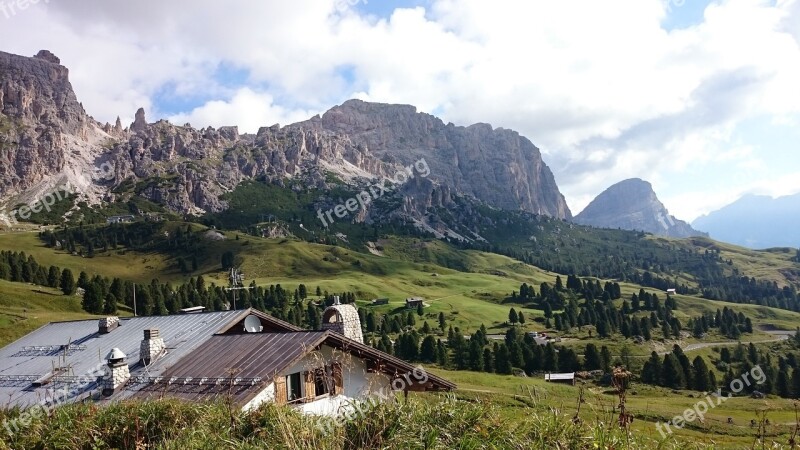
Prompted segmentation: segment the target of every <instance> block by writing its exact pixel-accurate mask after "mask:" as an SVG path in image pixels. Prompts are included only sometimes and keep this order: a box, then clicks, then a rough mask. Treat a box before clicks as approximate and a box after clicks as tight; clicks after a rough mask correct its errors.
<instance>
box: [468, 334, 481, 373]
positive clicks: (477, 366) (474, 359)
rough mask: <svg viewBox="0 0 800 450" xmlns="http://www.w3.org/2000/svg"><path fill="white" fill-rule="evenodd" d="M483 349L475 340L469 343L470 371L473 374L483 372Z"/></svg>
mask: <svg viewBox="0 0 800 450" xmlns="http://www.w3.org/2000/svg"><path fill="white" fill-rule="evenodd" d="M483 363H484V361H483V349H482V348H481V344H480V343H478V342H477V341H475V340H470V343H469V369H470V370H472V371H473V372H480V371H481V370H483Z"/></svg>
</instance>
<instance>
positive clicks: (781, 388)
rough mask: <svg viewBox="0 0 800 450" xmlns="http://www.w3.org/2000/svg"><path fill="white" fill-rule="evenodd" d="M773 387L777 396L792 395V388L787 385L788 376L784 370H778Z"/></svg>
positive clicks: (786, 396) (789, 396) (787, 396)
mask: <svg viewBox="0 0 800 450" xmlns="http://www.w3.org/2000/svg"><path fill="white" fill-rule="evenodd" d="M775 389H776V391H777V393H778V395H779V396H781V397H783V398H791V397H792V389H791V386H790V385H789V376H788V374H787V373H786V371H785V370H781V371H779V372H778V379H777V381H776V383H775Z"/></svg>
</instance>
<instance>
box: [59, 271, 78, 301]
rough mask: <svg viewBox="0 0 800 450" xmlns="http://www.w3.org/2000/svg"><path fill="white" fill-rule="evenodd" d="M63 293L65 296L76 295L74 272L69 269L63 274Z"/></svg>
mask: <svg viewBox="0 0 800 450" xmlns="http://www.w3.org/2000/svg"><path fill="white" fill-rule="evenodd" d="M60 285H61V292H63V293H64V295H72V294H74V293H75V289H76V285H75V278H74V277H73V276H72V271H71V270H69V269H64V270H63V271H62V272H61V284H60Z"/></svg>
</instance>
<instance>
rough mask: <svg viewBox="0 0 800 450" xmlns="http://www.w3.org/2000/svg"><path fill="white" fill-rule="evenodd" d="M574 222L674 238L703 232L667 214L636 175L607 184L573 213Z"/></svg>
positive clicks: (647, 184)
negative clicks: (603, 190)
mask: <svg viewBox="0 0 800 450" xmlns="http://www.w3.org/2000/svg"><path fill="white" fill-rule="evenodd" d="M575 223H578V224H581V225H590V226H594V227H598V228H620V229H623V230H635V231H645V232H648V233H653V234H657V235H660V236H670V237H678V238H685V237H691V236H706V234H705V233H702V232H699V231H697V230H694V229H693V228H692V227H691V226H690V225H689V224H688V223H686V222H684V221H682V220H678V219H676V218H675V217H674V216H671V215H670V214H669V211H667V208H666V207H665V206H664V204H663V203H661V201H660V200H659V199H658V197H657V196H656V193H655V192H654V191H653V186H652V185H651V184H650V183H648V182H647V181H643V180H640V179H638V178H634V179H631V180H625V181H622V182H620V183H617V184H615V185H614V186H611V187H610V188H608V189H607V190H606V191H605V192H603V193H602V194H600V195H599V196H597V198H595V199H594V201H592V203H590V204H589V206H587V207H586V209H584V210H583V211H582V212H581V213H580V214H578V215H577V216H576V217H575Z"/></svg>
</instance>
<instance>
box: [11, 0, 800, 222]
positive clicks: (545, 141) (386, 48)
mask: <svg viewBox="0 0 800 450" xmlns="http://www.w3.org/2000/svg"><path fill="white" fill-rule="evenodd" d="M26 1H27V3H22V2H23V0H0V50H2V51H6V52H11V53H17V54H22V55H34V54H35V53H37V52H38V51H39V50H40V49H48V50H51V51H52V52H53V53H55V54H56V55H57V56H59V57H60V58H61V61H62V64H64V65H65V66H67V67H69V69H70V76H71V80H72V83H73V86H74V88H75V90H76V93H77V95H78V98H79V99H80V100H81V101H82V103H83V105H84V107H85V108H86V110H87V111H88V112H89V114H91V115H92V116H94V117H95V118H96V119H98V120H100V121H102V122H112V123H113V121H114V120H115V119H116V117H117V116H121V117H122V120H123V123H130V122H132V120H133V115H134V112H135V111H136V109H137V108H139V107H144V108H145V109H146V110H147V117H148V120H149V121H151V122H154V121H156V120H158V119H161V118H166V119H169V120H170V121H172V122H174V123H179V124H183V123H187V122H188V123H191V124H192V125H193V126H196V127H203V126H209V125H210V126H215V127H218V126H224V125H238V126H239V127H240V130H242V131H248V132H253V131H256V130H257V129H258V128H259V127H261V126H271V125H273V124H276V123H279V124H284V125H285V124H289V123H293V122H297V121H301V120H305V119H307V118H309V117H311V116H313V115H315V114H320V113H323V112H324V111H326V110H328V109H329V108H331V107H332V106H335V105H337V104H341V103H343V102H344V101H346V100H348V99H350V98H359V99H363V100H369V101H376V102H386V103H400V104H411V105H414V106H416V107H417V108H418V109H419V110H420V111H422V112H428V113H431V114H435V115H437V116H439V117H440V118H442V120H444V121H445V122H453V123H455V124H457V125H470V124H472V123H477V122H483V123H490V124H492V126H494V127H502V128H510V129H514V130H516V131H519V132H520V133H521V134H523V135H524V136H526V137H528V138H529V139H530V140H531V141H532V142H533V143H534V144H536V145H537V146H538V147H539V148H540V149H541V151H542V153H543V155H544V159H545V162H546V163H547V164H548V165H549V166H550V167H551V169H552V170H553V172H554V174H555V177H556V181H557V182H558V184H559V187H560V189H561V191H562V192H563V193H564V195H565V196H566V198H567V202H568V204H569V206H570V208H571V210H572V211H573V213H574V214H577V213H578V212H580V211H581V210H582V209H583V208H584V207H585V206H586V205H587V204H588V203H589V202H590V201H591V200H592V199H593V198H594V197H595V196H596V195H598V194H599V193H600V192H602V191H603V190H605V189H606V188H608V187H609V186H611V185H612V184H614V183H617V182H619V181H622V180H624V179H627V178H634V177H637V178H643V179H645V180H648V181H650V182H651V183H653V185H654V188H655V190H656V192H657V193H658V195H659V197H660V198H661V200H662V201H663V202H664V203H665V204H666V206H667V207H668V209H669V210H670V212H671V213H673V214H674V215H676V216H677V217H679V218H681V219H684V220H693V219H695V218H696V217H698V216H700V215H702V214H704V213H707V212H710V211H712V210H715V209H719V208H720V207H722V206H725V205H727V204H729V203H732V202H733V201H735V200H736V199H737V198H739V197H740V196H742V195H744V194H747V193H754V194H762V195H771V196H781V195H789V194H795V193H798V192H800V89H798V81H797V80H800V0H613V1H608V2H598V1H596V0H559V1H545V0H491V1H489V0H292V1H285V0H228V1H225V2H220V1H210V0H191V1H190V0H170V1H158V0H137V1H136V2H130V1H124V2H123V1H121V0H82V1H78V0H38V1H37V2H34V0H26ZM21 5H22V6H26V7H24V8H22V7H21Z"/></svg>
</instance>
